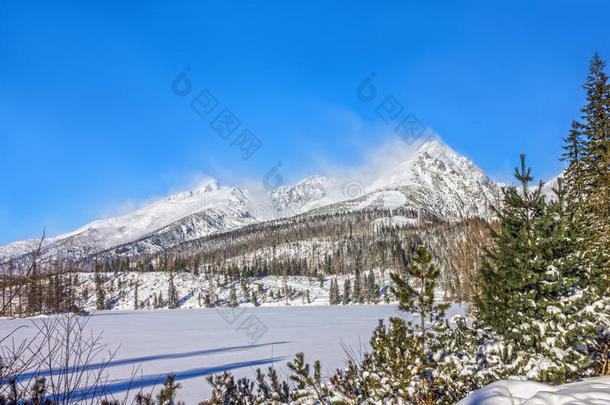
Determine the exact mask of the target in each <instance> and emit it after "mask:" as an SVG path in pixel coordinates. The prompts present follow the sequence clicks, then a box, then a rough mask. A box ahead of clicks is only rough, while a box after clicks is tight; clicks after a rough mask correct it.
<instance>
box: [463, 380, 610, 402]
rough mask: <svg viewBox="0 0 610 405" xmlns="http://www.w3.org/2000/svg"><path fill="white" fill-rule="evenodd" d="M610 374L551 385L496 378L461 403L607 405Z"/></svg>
mask: <svg viewBox="0 0 610 405" xmlns="http://www.w3.org/2000/svg"><path fill="white" fill-rule="evenodd" d="M606 404H610V377H595V378H588V379H585V380H583V381H579V382H575V383H571V384H564V385H559V386H550V385H545V384H540V383H537V382H533V381H523V380H521V381H520V380H518V379H512V380H503V381H496V382H495V383H493V384H489V385H488V386H486V387H483V388H481V389H480V390H478V391H476V392H473V393H472V394H470V396H468V397H467V398H464V399H463V400H462V401H460V402H459V403H458V405H606Z"/></svg>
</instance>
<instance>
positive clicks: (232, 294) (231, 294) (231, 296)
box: [228, 285, 239, 308]
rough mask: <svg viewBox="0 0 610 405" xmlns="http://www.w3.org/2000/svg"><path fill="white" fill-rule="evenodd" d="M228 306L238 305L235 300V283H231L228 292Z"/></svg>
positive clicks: (234, 306)
mask: <svg viewBox="0 0 610 405" xmlns="http://www.w3.org/2000/svg"><path fill="white" fill-rule="evenodd" d="M228 305H229V306H230V307H233V308H236V307H238V306H239V302H237V292H236V291H235V285H231V291H230V292H229V304H228Z"/></svg>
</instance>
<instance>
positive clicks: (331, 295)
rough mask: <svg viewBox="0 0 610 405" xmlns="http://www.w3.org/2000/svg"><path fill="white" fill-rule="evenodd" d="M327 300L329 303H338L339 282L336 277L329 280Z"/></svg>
mask: <svg viewBox="0 0 610 405" xmlns="http://www.w3.org/2000/svg"><path fill="white" fill-rule="evenodd" d="M328 302H329V304H330V305H337V304H339V284H338V283H337V279H331V280H330V288H329V290H328Z"/></svg>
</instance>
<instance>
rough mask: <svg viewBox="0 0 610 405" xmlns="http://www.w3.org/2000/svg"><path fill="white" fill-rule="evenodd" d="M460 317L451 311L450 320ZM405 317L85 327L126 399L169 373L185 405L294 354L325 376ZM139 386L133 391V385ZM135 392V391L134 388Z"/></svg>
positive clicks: (245, 318)
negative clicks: (216, 377) (98, 339)
mask: <svg viewBox="0 0 610 405" xmlns="http://www.w3.org/2000/svg"><path fill="white" fill-rule="evenodd" d="M457 313H463V307H461V306H452V307H451V308H450V310H449V311H447V315H448V317H449V318H450V317H451V316H453V315H455V314H457ZM391 316H401V317H405V314H404V313H401V312H399V311H397V309H396V306H395V305H360V306H345V307H344V306H295V307H258V308H253V307H249V308H237V309H235V310H227V309H225V308H223V309H218V310H217V309H180V310H149V311H98V312H96V313H94V314H93V315H91V316H90V317H89V318H90V319H89V322H88V324H87V327H88V328H90V329H92V330H93V331H94V332H102V333H103V341H104V343H105V344H106V345H107V346H108V348H109V349H114V348H117V347H118V352H117V355H116V356H115V358H114V359H113V360H112V362H111V363H110V364H109V367H108V368H107V373H108V375H109V386H110V388H111V389H112V391H113V392H114V393H115V397H116V398H117V399H121V398H123V395H124V392H125V390H126V388H127V386H128V380H129V377H130V376H131V375H132V373H133V371H134V368H138V367H139V369H138V372H137V381H136V382H135V384H136V385H137V386H140V385H143V386H145V387H146V388H144V390H143V391H144V392H149V391H151V390H153V388H155V391H156V388H158V386H159V385H160V382H162V381H163V380H164V378H165V376H166V375H167V374H168V373H174V374H176V380H178V381H179V382H180V383H181V384H182V386H183V387H182V389H181V390H180V391H179V392H178V399H180V400H183V401H185V402H186V403H187V404H191V403H198V402H200V401H202V400H203V399H206V398H207V397H208V395H209V393H210V388H209V386H208V384H207V382H206V381H205V376H207V375H209V374H215V373H220V372H222V371H225V370H227V371H231V372H232V373H233V374H234V375H235V376H254V372H255V370H256V368H261V369H263V370H265V369H266V368H267V367H268V366H270V365H274V366H275V367H277V368H278V369H280V370H285V364H286V362H287V361H290V360H292V359H293V357H294V355H295V354H296V353H298V352H301V351H302V352H304V353H305V359H306V360H307V361H308V362H310V363H313V361H314V360H316V359H318V360H320V361H321V362H322V368H323V371H324V372H326V373H327V374H330V373H331V372H332V371H334V370H335V369H336V368H341V367H343V366H344V364H345V359H346V355H345V352H344V349H343V347H345V346H347V347H349V348H351V349H352V350H353V351H354V352H355V353H361V352H363V351H365V350H367V348H368V342H369V338H370V336H371V333H372V331H373V329H374V328H375V327H376V326H377V322H378V319H380V318H383V319H387V318H389V317H391ZM22 325H23V326H28V327H27V328H23V329H20V330H19V331H17V333H16V335H15V336H16V338H17V339H18V338H19V337H23V336H24V335H26V334H28V333H33V331H32V329H33V328H32V327H31V321H29V320H21V319H20V320H8V319H2V320H0V336H5V335H6V334H7V333H9V332H10V331H11V330H13V329H15V328H16V327H18V326H22ZM136 388H137V387H136ZM136 391H137V389H136Z"/></svg>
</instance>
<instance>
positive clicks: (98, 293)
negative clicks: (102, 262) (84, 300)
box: [94, 272, 106, 310]
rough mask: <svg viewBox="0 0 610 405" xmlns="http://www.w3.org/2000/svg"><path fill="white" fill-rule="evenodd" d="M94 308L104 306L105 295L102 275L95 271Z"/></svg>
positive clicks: (103, 307) (102, 307)
mask: <svg viewBox="0 0 610 405" xmlns="http://www.w3.org/2000/svg"><path fill="white" fill-rule="evenodd" d="M94 282H95V308H96V309H98V310H101V309H105V308H106V296H105V294H104V287H103V286H102V276H101V275H100V273H99V272H95V276H94Z"/></svg>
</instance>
